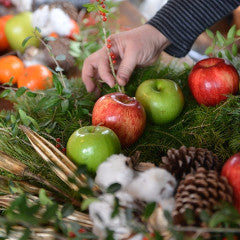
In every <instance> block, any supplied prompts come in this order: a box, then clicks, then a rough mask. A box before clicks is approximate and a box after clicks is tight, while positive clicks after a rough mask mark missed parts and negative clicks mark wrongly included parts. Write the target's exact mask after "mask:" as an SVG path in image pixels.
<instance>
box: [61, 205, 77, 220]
mask: <svg viewBox="0 0 240 240" xmlns="http://www.w3.org/2000/svg"><path fill="white" fill-rule="evenodd" d="M73 212H74V207H73V206H72V205H71V204H69V203H67V204H65V205H64V206H63V208H62V210H61V213H62V217H63V218H65V217H68V216H69V215H71V214H72V213H73Z"/></svg>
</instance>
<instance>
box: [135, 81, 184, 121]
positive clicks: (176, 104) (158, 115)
mask: <svg viewBox="0 0 240 240" xmlns="http://www.w3.org/2000/svg"><path fill="white" fill-rule="evenodd" d="M136 99H137V100H138V101H139V102H140V103H141V104H142V105H143V107H144V109H145V111H146V113H147V118H148V119H150V120H151V121H152V122H153V123H155V124H159V125H161V124H166V123H169V122H171V121H173V120H174V119H175V118H176V117H177V116H178V115H179V114H180V113H181V111H182V109H183V106H184V97H183V93H182V90H181V88H180V87H179V86H178V85H177V84H176V83H175V82H174V81H172V80H169V79H151V80H146V81H144V82H142V83H141V84H140V85H139V86H138V88H137V91H136Z"/></svg>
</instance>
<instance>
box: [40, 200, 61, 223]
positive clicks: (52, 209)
mask: <svg viewBox="0 0 240 240" xmlns="http://www.w3.org/2000/svg"><path fill="white" fill-rule="evenodd" d="M57 211H58V205H57V204H56V203H53V204H51V205H47V207H46V211H45V212H44V214H43V216H42V219H43V220H44V221H47V222H48V221H49V220H50V219H52V218H53V217H56V216H57Z"/></svg>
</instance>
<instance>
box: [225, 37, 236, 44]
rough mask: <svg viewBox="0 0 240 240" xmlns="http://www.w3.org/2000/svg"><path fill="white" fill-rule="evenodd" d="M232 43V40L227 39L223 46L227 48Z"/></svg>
mask: <svg viewBox="0 0 240 240" xmlns="http://www.w3.org/2000/svg"><path fill="white" fill-rule="evenodd" d="M233 43H234V38H228V39H226V41H225V43H224V46H229V45H231V44H233Z"/></svg>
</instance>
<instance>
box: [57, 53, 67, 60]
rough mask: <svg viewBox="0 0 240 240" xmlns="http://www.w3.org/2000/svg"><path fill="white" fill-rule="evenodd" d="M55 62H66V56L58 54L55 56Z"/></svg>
mask: <svg viewBox="0 0 240 240" xmlns="http://www.w3.org/2000/svg"><path fill="white" fill-rule="evenodd" d="M56 60H57V61H64V60H66V56H65V55H64V54H60V55H57V56H56Z"/></svg>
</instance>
